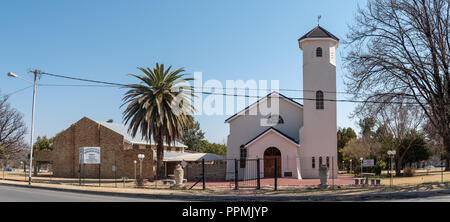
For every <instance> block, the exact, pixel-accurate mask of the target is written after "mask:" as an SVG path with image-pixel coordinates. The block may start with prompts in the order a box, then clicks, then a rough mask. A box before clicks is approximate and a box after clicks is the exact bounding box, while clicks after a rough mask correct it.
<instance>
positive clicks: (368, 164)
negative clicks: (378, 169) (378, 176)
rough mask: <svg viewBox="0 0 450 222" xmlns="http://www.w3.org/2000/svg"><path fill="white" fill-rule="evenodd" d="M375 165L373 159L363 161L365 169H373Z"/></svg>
mask: <svg viewBox="0 0 450 222" xmlns="http://www.w3.org/2000/svg"><path fill="white" fill-rule="evenodd" d="M374 165H375V161H374V160H373V159H368V160H363V166H364V167H373V166H374Z"/></svg>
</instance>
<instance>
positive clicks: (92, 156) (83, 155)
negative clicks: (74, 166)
mask: <svg viewBox="0 0 450 222" xmlns="http://www.w3.org/2000/svg"><path fill="white" fill-rule="evenodd" d="M78 154H79V164H80V166H81V164H83V168H84V165H85V164H98V186H101V179H100V178H101V164H100V147H80V149H79V153H78ZM80 171H81V168H80ZM83 171H84V170H83Z"/></svg>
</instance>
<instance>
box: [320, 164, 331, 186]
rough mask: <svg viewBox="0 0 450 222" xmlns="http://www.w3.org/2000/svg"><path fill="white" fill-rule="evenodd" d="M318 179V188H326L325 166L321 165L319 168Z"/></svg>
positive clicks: (326, 169)
mask: <svg viewBox="0 0 450 222" xmlns="http://www.w3.org/2000/svg"><path fill="white" fill-rule="evenodd" d="M319 177H320V185H319V187H323V188H325V187H328V177H329V172H328V167H327V166H326V165H322V166H320V167H319Z"/></svg>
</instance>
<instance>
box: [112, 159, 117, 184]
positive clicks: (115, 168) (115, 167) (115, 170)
mask: <svg viewBox="0 0 450 222" xmlns="http://www.w3.org/2000/svg"><path fill="white" fill-rule="evenodd" d="M112 171H113V172H114V186H115V187H116V188H117V182H116V176H117V173H116V172H117V166H116V164H115V163H114V166H112Z"/></svg>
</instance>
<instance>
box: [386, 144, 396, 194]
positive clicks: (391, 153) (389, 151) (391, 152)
mask: <svg viewBox="0 0 450 222" xmlns="http://www.w3.org/2000/svg"><path fill="white" fill-rule="evenodd" d="M387 154H388V156H389V157H390V158H391V170H390V171H391V187H392V181H393V178H392V171H393V165H392V159H394V156H395V150H388V151H387Z"/></svg>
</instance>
